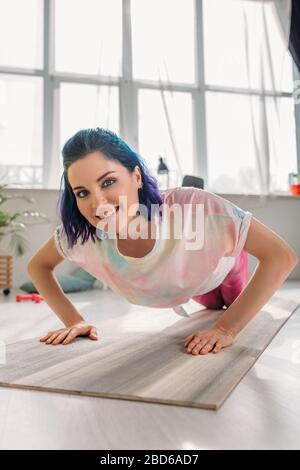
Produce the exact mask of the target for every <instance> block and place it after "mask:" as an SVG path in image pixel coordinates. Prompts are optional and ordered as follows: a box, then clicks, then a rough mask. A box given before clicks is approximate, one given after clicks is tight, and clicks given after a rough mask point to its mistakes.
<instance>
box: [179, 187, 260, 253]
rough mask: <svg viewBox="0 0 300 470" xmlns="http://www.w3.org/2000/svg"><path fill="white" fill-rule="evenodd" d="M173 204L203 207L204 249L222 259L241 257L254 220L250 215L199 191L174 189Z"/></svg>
mask: <svg viewBox="0 0 300 470" xmlns="http://www.w3.org/2000/svg"><path fill="white" fill-rule="evenodd" d="M172 200H174V201H175V202H180V203H181V204H182V203H184V204H188V203H192V204H203V205H204V225H205V231H204V237H205V240H204V249H206V250H207V251H208V252H210V253H215V254H216V255H218V256H225V257H228V256H229V257H236V256H238V255H239V254H240V253H241V251H242V250H243V247H244V245H245V243H246V238H247V234H248V231H249V227H250V223H251V218H252V216H253V214H252V213H251V212H249V211H246V210H243V209H241V208H240V207H238V206H237V205H236V204H234V203H232V202H231V201H228V200H227V199H225V198H223V197H221V196H218V195H217V194H214V193H212V192H210V191H206V190H204V189H200V188H188V187H181V188H177V190H176V191H175V192H174V193H173V197H172Z"/></svg>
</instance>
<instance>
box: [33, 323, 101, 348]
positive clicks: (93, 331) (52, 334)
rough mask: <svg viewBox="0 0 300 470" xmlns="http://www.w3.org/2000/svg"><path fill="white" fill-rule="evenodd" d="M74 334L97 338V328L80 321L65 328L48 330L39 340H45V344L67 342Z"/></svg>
mask: <svg viewBox="0 0 300 470" xmlns="http://www.w3.org/2000/svg"><path fill="white" fill-rule="evenodd" d="M76 336H88V337H89V339H92V340H97V339H98V333H97V328H96V327H95V326H94V325H91V324H90V323H87V322H85V321H80V322H78V323H75V324H74V325H71V326H69V327H67V328H61V329H59V330H55V331H49V333H48V334H47V335H46V336H43V337H42V338H41V339H40V341H45V344H59V343H62V344H68V343H70V342H71V341H72V340H73V339H74V338H76Z"/></svg>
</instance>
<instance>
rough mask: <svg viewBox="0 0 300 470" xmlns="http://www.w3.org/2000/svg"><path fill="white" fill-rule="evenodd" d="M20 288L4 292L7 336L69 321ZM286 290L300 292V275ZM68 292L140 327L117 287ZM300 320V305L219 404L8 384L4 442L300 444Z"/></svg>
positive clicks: (0, 331) (65, 445)
mask: <svg viewBox="0 0 300 470" xmlns="http://www.w3.org/2000/svg"><path fill="white" fill-rule="evenodd" d="M18 292H20V291H18V290H14V291H13V292H12V294H11V295H10V297H9V298H5V297H2V296H0V340H2V341H5V343H6V344H8V343H12V342H15V341H19V340H22V339H27V338H32V337H35V336H39V335H41V336H43V335H44V334H45V333H46V332H48V331H49V330H51V329H57V328H59V327H61V323H60V322H59V321H58V319H57V318H56V317H55V315H54V314H53V313H52V312H51V310H50V309H49V308H48V306H47V305H46V304H45V303H43V304H35V303H33V302H32V303H31V302H24V303H21V304H17V303H16V302H15V297H14V296H15V294H16V293H18ZM278 292H280V295H281V296H285V297H287V298H291V299H295V300H300V281H299V282H287V283H285V284H284V286H282V288H281V289H279V291H278ZM68 297H69V298H70V300H71V301H72V302H74V303H75V304H76V307H77V308H78V309H79V310H80V312H81V313H82V314H83V316H84V317H85V318H86V319H87V320H88V321H96V320H97V323H99V316H100V317H101V318H103V319H104V320H105V319H106V318H115V319H116V328H118V327H119V326H118V325H120V323H122V330H124V331H125V332H126V331H134V330H135V331H138V325H136V324H132V323H131V322H130V315H126V313H129V312H130V309H131V308H132V306H131V304H129V303H128V302H127V301H125V300H124V299H122V298H119V297H117V296H116V295H115V294H114V293H113V292H111V291H110V290H108V291H101V290H98V289H95V290H92V291H87V292H83V293H76V294H68ZM189 307H190V308H191V311H193V310H197V304H195V303H194V302H193V301H191V303H190V305H189ZM174 315H175V313H174ZM178 318H180V317H178ZM157 320H158V319H157V318H155V319H154V321H155V322H157ZM299 327H300V308H299V309H298V310H297V312H295V313H294V314H293V315H292V317H291V318H290V320H288V322H287V323H286V324H285V325H284V326H283V328H282V329H281V330H280V332H279V333H278V334H277V336H276V337H275V338H274V340H273V341H272V343H271V344H270V345H269V346H268V348H267V349H266V350H265V351H264V353H263V354H262V356H261V357H260V358H259V359H258V361H257V362H256V364H255V365H254V367H253V368H252V369H251V370H250V371H249V372H248V373H247V375H246V376H245V377H244V378H243V379H242V381H241V382H240V384H239V385H238V386H237V388H236V389H235V390H234V391H233V393H232V394H231V395H230V396H229V398H228V399H227V400H226V402H225V403H224V405H223V406H222V408H220V409H219V410H217V411H209V410H201V409H192V408H183V407H176V406H174V407H173V406H170V405H159V404H151V403H143V402H130V401H125V400H124V401H123V400H113V399H107V398H103V399H101V398H90V397H80V396H75V395H73V396H71V395H63V394H62V395H61V394H57V393H48V392H39V391H30V390H15V389H6V388H0V449H108V450H109V449H120V448H123V449H183V450H184V449H215V448H217V449H260V448H261V449H266V448H267V449H295V448H300V400H299V397H300V328H299ZM99 333H100V337H101V330H100V331H99ZM45 347H55V346H45ZM66 347H68V346H66ZM0 350H1V344H0ZM0 360H1V355H0Z"/></svg>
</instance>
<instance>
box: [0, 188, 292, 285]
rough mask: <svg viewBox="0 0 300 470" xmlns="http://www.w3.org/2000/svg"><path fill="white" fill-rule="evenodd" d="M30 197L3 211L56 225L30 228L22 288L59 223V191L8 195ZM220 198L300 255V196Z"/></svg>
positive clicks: (20, 270) (19, 273) (18, 267)
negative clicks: (40, 216)
mask: <svg viewBox="0 0 300 470" xmlns="http://www.w3.org/2000/svg"><path fill="white" fill-rule="evenodd" d="M15 193H18V194H21V193H22V194H26V195H27V196H29V197H33V198H34V199H35V201H36V202H35V204H30V203H27V202H25V201H23V200H21V199H14V200H12V201H8V202H6V203H4V204H3V205H2V206H1V208H2V209H3V210H7V211H10V210H12V211H23V210H37V211H41V212H44V213H45V214H46V215H47V216H48V217H49V219H51V220H53V222H52V223H47V224H41V225H36V226H34V227H28V238H29V239H30V250H29V251H28V252H26V254H25V255H24V256H23V257H21V258H17V257H14V261H13V284H14V286H15V287H18V286H19V285H20V284H22V283H23V282H25V281H26V280H29V275H28V273H27V263H28V261H29V259H30V257H31V256H32V255H33V254H34V252H35V251H36V250H37V249H38V248H39V247H40V246H41V245H42V243H43V242H44V241H45V240H47V238H48V237H50V236H51V234H52V233H53V231H54V229H55V227H56V225H58V223H59V221H58V218H57V214H56V204H57V198H58V191H56V190H33V189H7V190H6V194H15ZM220 196H222V197H224V198H226V199H228V200H230V201H232V202H233V203H234V204H236V205H238V206H239V207H241V208H242V209H245V210H248V211H250V212H252V213H253V215H254V216H255V217H256V218H257V219H259V220H260V221H261V222H262V223H264V224H266V225H267V226H268V227H270V228H271V229H272V230H274V231H275V232H276V233H277V234H278V235H279V236H281V237H282V238H283V239H284V240H285V241H286V242H287V243H288V244H289V245H290V246H291V247H292V248H293V249H294V250H295V251H296V253H297V254H298V255H300V236H299V234H300V196H273V197H268V198H266V200H265V201H260V198H259V197H258V196H244V195H243V196H237V195H228V194H220ZM0 248H1V251H3V250H4V249H5V243H3V242H2V244H1V247H0ZM256 264H257V260H256V259H255V258H254V257H252V256H249V275H251V274H252V272H253V270H254V268H255V266H256ZM75 268H76V265H75V264H74V263H72V262H70V261H64V262H63V263H61V264H60V265H59V266H58V267H57V268H56V271H55V272H56V273H61V274H66V273H69V272H71V271H72V270H73V269H75ZM289 279H300V263H299V264H298V265H297V266H296V268H295V269H294V271H293V272H292V273H291V274H290V276H289Z"/></svg>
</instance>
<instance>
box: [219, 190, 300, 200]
mask: <svg viewBox="0 0 300 470" xmlns="http://www.w3.org/2000/svg"><path fill="white" fill-rule="evenodd" d="M215 194H217V195H218V196H222V197H226V196H230V197H247V198H248V197H256V198H260V197H266V198H269V199H274V198H278V197H285V198H286V197H288V198H294V199H297V198H298V199H300V194H291V193H290V192H288V191H276V192H273V193H270V194H266V195H263V194H238V193H215Z"/></svg>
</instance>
